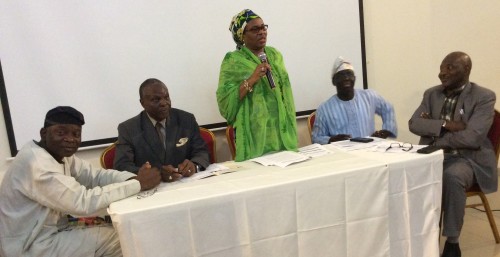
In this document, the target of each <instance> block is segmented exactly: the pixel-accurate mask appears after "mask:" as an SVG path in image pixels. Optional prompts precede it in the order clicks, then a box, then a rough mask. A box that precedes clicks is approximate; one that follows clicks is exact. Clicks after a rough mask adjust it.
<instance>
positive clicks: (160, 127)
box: [155, 122, 165, 148]
mask: <svg viewBox="0 0 500 257" xmlns="http://www.w3.org/2000/svg"><path fill="white" fill-rule="evenodd" d="M155 129H156V133H158V137H159V138H160V141H161V144H162V145H163V148H165V130H163V124H161V122H156V125H155Z"/></svg>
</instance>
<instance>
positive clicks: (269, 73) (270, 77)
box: [266, 70, 276, 89]
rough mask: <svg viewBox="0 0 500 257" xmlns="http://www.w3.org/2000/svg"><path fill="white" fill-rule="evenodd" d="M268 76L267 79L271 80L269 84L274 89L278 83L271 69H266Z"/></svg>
mask: <svg viewBox="0 0 500 257" xmlns="http://www.w3.org/2000/svg"><path fill="white" fill-rule="evenodd" d="M266 77H267V81H268V82H269V85H270V86H271V89H274V88H275V87H276V85H275V84H274V78H273V74H272V73H271V71H270V70H267V71H266Z"/></svg>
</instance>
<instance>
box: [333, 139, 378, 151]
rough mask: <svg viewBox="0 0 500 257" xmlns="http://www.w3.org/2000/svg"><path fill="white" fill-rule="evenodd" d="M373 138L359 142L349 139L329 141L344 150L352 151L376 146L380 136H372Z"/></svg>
mask: <svg viewBox="0 0 500 257" xmlns="http://www.w3.org/2000/svg"><path fill="white" fill-rule="evenodd" d="M373 139H374V140H373V141H372V142H369V143H360V142H352V141H349V140H343V141H337V142H332V143H330V145H331V146H334V147H336V148H338V149H341V150H344V151H354V150H359V149H367V148H373V147H377V146H378V144H379V143H380V141H381V139H380V138H373Z"/></svg>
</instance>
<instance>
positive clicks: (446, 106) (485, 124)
mask: <svg viewBox="0 0 500 257" xmlns="http://www.w3.org/2000/svg"><path fill="white" fill-rule="evenodd" d="M471 68H472V61H471V59H470V57H469V56H468V55H467V54H465V53H463V52H452V53H450V54H448V55H447V56H446V57H445V58H444V60H443V61H442V63H441V67H440V72H439V79H440V80H441V83H442V84H441V85H438V86H434V87H431V88H429V89H427V90H426V91H425V93H424V97H423V100H422V103H421V104H420V106H419V107H418V108H417V110H416V111H415V113H414V114H413V116H412V117H411V119H410V121H409V128H410V131H411V132H413V133H414V134H416V135H419V136H420V144H423V145H435V146H438V147H440V148H442V149H443V150H444V163H443V198H442V199H443V202H442V210H443V213H444V216H443V222H444V226H443V236H446V237H447V240H446V243H445V247H444V250H443V254H442V256H443V257H451V256H454V257H455V256H461V251H460V247H459V245H458V241H459V240H458V239H459V236H460V230H461V229H462V225H463V218H464V213H465V202H466V198H467V195H466V190H467V189H469V188H471V187H472V186H473V185H475V184H478V185H479V187H480V188H481V190H482V191H483V192H484V193H491V192H495V191H496V190H497V186H498V182H497V163H496V156H495V154H494V150H493V147H492V145H491V142H490V141H489V139H488V138H487V134H488V131H489V129H490V127H491V124H492V122H493V117H494V111H495V110H494V108H495V101H496V96H495V93H494V92H493V91H491V90H489V89H486V88H484V87H481V86H479V85H477V84H475V83H473V82H469V75H470V71H471Z"/></svg>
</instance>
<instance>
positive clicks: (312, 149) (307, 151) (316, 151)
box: [299, 144, 331, 158]
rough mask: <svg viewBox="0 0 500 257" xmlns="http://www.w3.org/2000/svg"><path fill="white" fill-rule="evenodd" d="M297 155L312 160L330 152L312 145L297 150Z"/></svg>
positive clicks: (322, 147) (317, 145) (319, 146)
mask: <svg viewBox="0 0 500 257" xmlns="http://www.w3.org/2000/svg"><path fill="white" fill-rule="evenodd" d="M299 153H301V154H303V155H307V156H309V157H311V158H314V157H319V156H323V155H325V154H329V153H331V151H330V150H328V149H326V148H325V147H324V146H322V145H320V144H312V145H307V146H304V147H301V148H299Z"/></svg>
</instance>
